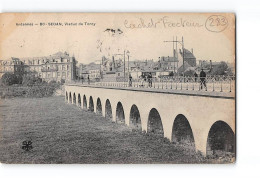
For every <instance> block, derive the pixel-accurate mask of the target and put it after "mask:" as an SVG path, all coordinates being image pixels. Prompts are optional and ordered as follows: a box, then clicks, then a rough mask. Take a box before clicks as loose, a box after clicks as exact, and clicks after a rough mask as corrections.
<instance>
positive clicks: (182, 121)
mask: <svg viewBox="0 0 260 179" xmlns="http://www.w3.org/2000/svg"><path fill="white" fill-rule="evenodd" d="M172 141H173V142H175V143H181V144H185V145H186V146H189V147H191V149H193V150H196V148H195V141H194V136H193V132H192V128H191V126H190V123H189V121H188V119H187V118H186V117H185V116H184V115H183V114H179V115H177V116H176V118H175V119H174V122H173V127H172Z"/></svg>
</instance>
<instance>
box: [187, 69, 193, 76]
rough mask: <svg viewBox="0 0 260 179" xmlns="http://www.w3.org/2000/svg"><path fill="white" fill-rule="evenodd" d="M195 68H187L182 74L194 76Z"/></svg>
mask: <svg viewBox="0 0 260 179" xmlns="http://www.w3.org/2000/svg"><path fill="white" fill-rule="evenodd" d="M194 74H195V70H192V69H189V70H186V71H185V72H184V76H194Z"/></svg>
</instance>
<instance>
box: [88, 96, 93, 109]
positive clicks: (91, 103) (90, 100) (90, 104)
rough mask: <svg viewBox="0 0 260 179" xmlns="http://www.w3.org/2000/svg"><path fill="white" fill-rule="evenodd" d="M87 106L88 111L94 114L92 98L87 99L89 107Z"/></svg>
mask: <svg viewBox="0 0 260 179" xmlns="http://www.w3.org/2000/svg"><path fill="white" fill-rule="evenodd" d="M88 106H89V107H88V109H89V111H91V112H94V102H93V98H92V96H90V97H89V105H88Z"/></svg>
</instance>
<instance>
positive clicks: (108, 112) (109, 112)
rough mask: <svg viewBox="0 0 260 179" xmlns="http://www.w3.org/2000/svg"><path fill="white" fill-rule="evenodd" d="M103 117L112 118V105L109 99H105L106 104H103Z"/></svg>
mask: <svg viewBox="0 0 260 179" xmlns="http://www.w3.org/2000/svg"><path fill="white" fill-rule="evenodd" d="M105 107H106V108H105V118H106V119H113V116H112V107H111V103H110V101H109V99H107V100H106V106H105Z"/></svg>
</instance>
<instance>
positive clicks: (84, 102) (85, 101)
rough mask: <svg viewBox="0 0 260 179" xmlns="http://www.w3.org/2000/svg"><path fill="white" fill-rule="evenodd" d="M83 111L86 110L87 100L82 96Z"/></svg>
mask: <svg viewBox="0 0 260 179" xmlns="http://www.w3.org/2000/svg"><path fill="white" fill-rule="evenodd" d="M83 109H88V105H87V98H86V96H85V95H84V96H83Z"/></svg>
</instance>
